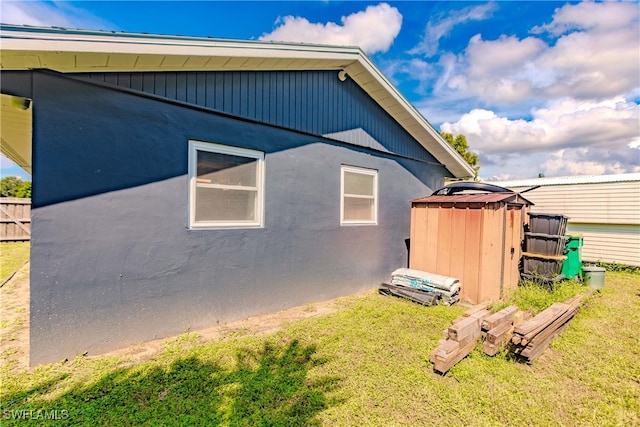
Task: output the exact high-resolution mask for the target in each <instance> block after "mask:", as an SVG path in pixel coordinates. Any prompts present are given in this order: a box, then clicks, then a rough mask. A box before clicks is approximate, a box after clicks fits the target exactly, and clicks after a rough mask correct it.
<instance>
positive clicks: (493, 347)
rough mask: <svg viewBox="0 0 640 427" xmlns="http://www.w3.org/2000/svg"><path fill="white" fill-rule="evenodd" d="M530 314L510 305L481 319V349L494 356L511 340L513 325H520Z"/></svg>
mask: <svg viewBox="0 0 640 427" xmlns="http://www.w3.org/2000/svg"><path fill="white" fill-rule="evenodd" d="M530 316H531V313H529V312H525V311H520V310H519V309H518V307H516V306H514V305H512V306H509V307H506V308H503V309H502V310H500V311H498V312H497V313H494V314H492V315H491V316H488V317H486V318H485V319H484V320H483V321H482V334H483V335H484V342H483V343H482V351H484V353H485V354H487V355H489V356H495V355H496V354H497V353H498V351H499V350H500V349H501V348H502V347H505V345H506V344H507V343H508V342H509V341H510V340H511V336H512V334H513V329H514V327H516V326H519V325H521V324H522V323H523V322H524V321H525V320H526V319H527V318H529V317H530Z"/></svg>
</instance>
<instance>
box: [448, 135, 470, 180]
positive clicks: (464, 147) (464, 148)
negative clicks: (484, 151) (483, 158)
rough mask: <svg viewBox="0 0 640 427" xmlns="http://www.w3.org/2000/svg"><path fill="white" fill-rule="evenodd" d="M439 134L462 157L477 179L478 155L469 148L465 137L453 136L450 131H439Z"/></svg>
mask: <svg viewBox="0 0 640 427" xmlns="http://www.w3.org/2000/svg"><path fill="white" fill-rule="evenodd" d="M440 136H441V137H442V138H443V139H444V140H445V141H447V142H448V143H449V145H451V146H452V147H453V148H454V149H455V150H456V151H457V152H458V154H460V155H461V156H462V158H463V159H464V160H465V161H466V162H467V163H468V164H469V166H471V167H472V168H473V170H474V172H475V174H474V175H473V179H474V180H475V181H477V180H478V171H480V159H479V158H478V155H477V154H476V153H474V152H472V151H470V150H469V143H468V142H467V137H466V136H464V135H458V136H453V134H452V133H447V132H440Z"/></svg>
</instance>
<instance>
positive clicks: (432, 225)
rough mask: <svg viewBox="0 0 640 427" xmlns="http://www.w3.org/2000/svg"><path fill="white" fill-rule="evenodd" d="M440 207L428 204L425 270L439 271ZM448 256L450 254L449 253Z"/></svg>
mask: <svg viewBox="0 0 640 427" xmlns="http://www.w3.org/2000/svg"><path fill="white" fill-rule="evenodd" d="M439 211H440V208H439V207H438V206H437V205H432V204H430V205H427V232H426V250H425V259H424V265H425V268H424V269H423V270H424V271H429V272H434V273H437V271H436V269H437V262H438V252H439V249H440V248H439V247H438V227H439V220H440V213H439ZM447 256H448V254H447Z"/></svg>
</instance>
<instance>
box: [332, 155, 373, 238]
mask: <svg viewBox="0 0 640 427" xmlns="http://www.w3.org/2000/svg"><path fill="white" fill-rule="evenodd" d="M345 172H351V173H359V174H363V175H370V176H373V196H363V195H359V194H345V192H344V174H345ZM345 196H348V197H353V198H363V199H373V202H374V203H373V219H371V220H364V221H363V220H353V219H344V198H345ZM340 225H378V171H377V170H375V169H367V168H362V167H357V166H347V165H342V168H341V170H340Z"/></svg>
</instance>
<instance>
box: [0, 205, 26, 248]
mask: <svg viewBox="0 0 640 427" xmlns="http://www.w3.org/2000/svg"><path fill="white" fill-rule="evenodd" d="M30 238H31V199H19V198H13V197H0V242H12V241H23V240H30Z"/></svg>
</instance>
